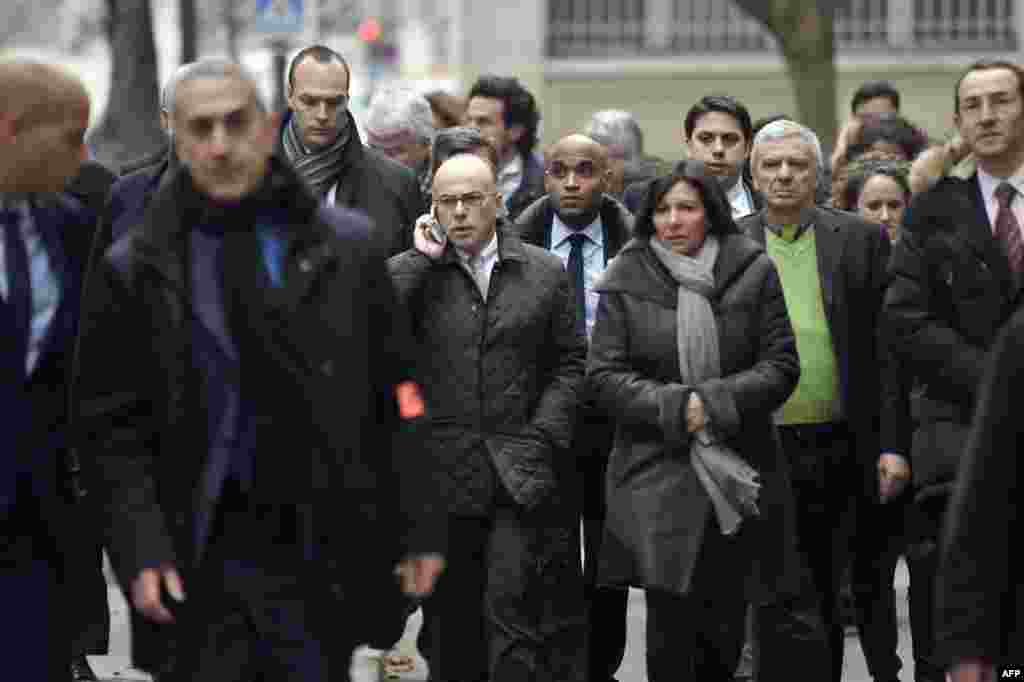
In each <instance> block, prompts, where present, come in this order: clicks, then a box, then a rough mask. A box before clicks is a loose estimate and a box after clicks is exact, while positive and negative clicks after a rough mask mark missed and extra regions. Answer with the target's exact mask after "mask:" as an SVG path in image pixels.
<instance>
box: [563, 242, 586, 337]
mask: <svg viewBox="0 0 1024 682" xmlns="http://www.w3.org/2000/svg"><path fill="white" fill-rule="evenodd" d="M586 241H587V235H585V234H579V233H576V234H571V235H569V243H570V244H572V249H570V251H569V264H568V267H567V268H566V269H567V270H568V271H569V278H570V279H571V280H572V293H573V300H574V301H575V302H576V330H577V331H578V332H579V333H580V334H582V335H583V336H586V335H587V304H586V292H585V291H584V288H583V244H584V243H585V242H586Z"/></svg>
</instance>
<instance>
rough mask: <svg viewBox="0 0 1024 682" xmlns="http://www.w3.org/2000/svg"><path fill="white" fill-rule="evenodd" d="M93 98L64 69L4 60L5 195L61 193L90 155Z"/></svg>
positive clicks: (0, 144) (1, 182)
mask: <svg viewBox="0 0 1024 682" xmlns="http://www.w3.org/2000/svg"><path fill="white" fill-rule="evenodd" d="M88 126H89V95H88V93H87V92H86V90H85V87H84V86H83V85H82V82H81V81H80V80H78V79H77V78H76V77H75V76H73V75H71V74H70V73H69V72H67V71H65V70H64V69H62V68H60V67H57V66H53V65H50V64H43V63H41V62H35V61H30V60H23V59H12V60H4V61H0V193H47V192H60V191H62V190H63V189H64V188H65V187H66V186H67V183H68V182H69V181H70V180H71V178H72V177H74V176H75V175H76V174H77V173H78V168H79V166H80V165H81V162H82V159H83V158H84V157H85V156H86V149H85V144H84V138H85V131H86V129H87V128H88Z"/></svg>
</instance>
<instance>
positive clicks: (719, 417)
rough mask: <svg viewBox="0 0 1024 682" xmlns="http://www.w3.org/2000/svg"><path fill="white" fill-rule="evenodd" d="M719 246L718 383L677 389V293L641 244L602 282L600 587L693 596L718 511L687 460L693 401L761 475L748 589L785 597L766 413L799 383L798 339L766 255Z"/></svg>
mask: <svg viewBox="0 0 1024 682" xmlns="http://www.w3.org/2000/svg"><path fill="white" fill-rule="evenodd" d="M720 239H721V251H720V252H719V255H718V260H717V261H716V263H715V267H714V277H715V291H714V293H713V294H712V296H711V304H712V307H713V309H714V312H715V320H716V322H717V327H718V334H719V344H720V354H721V369H722V377H721V378H719V379H712V380H708V381H706V382H703V383H701V384H699V385H697V386H686V385H684V384H682V383H681V377H680V373H679V354H678V347H677V341H676V327H677V325H676V308H677V297H678V289H677V285H676V283H675V281H674V280H673V279H672V278H671V276H670V275H669V273H668V271H667V270H666V269H665V267H664V266H663V265H662V264H661V263H660V262H659V261H658V260H657V258H656V257H655V256H654V254H653V252H652V251H651V249H650V244H649V241H648V240H646V239H634V240H633V241H631V242H630V243H629V244H627V245H626V247H625V248H623V250H622V252H621V253H620V254H619V256H618V257H617V258H616V260H615V262H614V263H612V265H611V267H610V268H609V269H608V272H607V273H606V275H605V280H604V281H603V282H602V284H601V287H600V290H601V292H602V296H601V303H600V306H599V308H598V311H597V325H596V326H595V328H594V334H593V337H592V339H591V348H590V357H589V359H588V364H587V379H588V381H587V384H588V388H589V389H590V390H591V391H593V393H594V394H595V395H596V398H597V402H598V405H599V406H600V407H601V408H602V409H604V410H605V411H606V412H607V413H608V414H610V415H613V416H614V417H615V418H616V419H617V420H618V424H617V429H616V434H615V447H614V449H613V451H612V455H611V461H610V463H609V466H608V521H607V525H606V526H605V538H604V542H603V544H602V549H601V568H600V573H601V576H600V578H601V582H604V583H610V584H618V585H623V584H628V585H633V586H636V587H652V588H659V589H663V590H669V591H672V592H677V593H685V592H687V591H688V590H689V586H690V579H691V576H692V572H693V569H694V566H695V565H696V560H697V557H698V554H699V551H700V547H701V544H702V541H703V532H704V529H705V524H706V521H707V518H708V514H711V513H713V511H712V510H711V503H710V500H709V499H708V496H707V494H706V493H705V492H704V490H703V488H702V487H701V485H700V483H699V481H698V480H697V476H696V474H695V472H694V470H693V467H692V466H691V464H690V459H689V456H688V454H687V453H688V451H689V445H690V436H689V435H688V433H687V431H686V420H685V409H686V403H687V400H688V399H689V395H690V393H691V392H692V391H696V392H697V393H698V394H700V396H701V398H702V399H703V401H704V404H705V406H706V409H707V412H708V415H709V417H710V419H711V422H712V423H713V424H714V425H715V428H716V429H717V430H718V432H719V433H721V434H722V436H723V437H725V438H726V442H727V443H728V445H729V446H730V447H731V448H732V449H733V450H734V451H735V452H737V453H738V454H739V455H740V456H742V457H743V458H744V459H746V460H747V461H748V462H749V463H750V465H751V466H753V467H754V468H755V469H757V471H758V472H759V473H760V474H761V478H762V484H763V486H764V487H763V488H762V491H761V501H760V510H761V517H760V518H758V519H748V520H747V521H745V522H744V524H745V526H746V529H745V531H744V536H745V538H746V542H748V543H749V544H748V546H747V551H748V552H749V557H750V562H751V564H750V565H751V568H750V574H749V575H750V578H751V584H750V587H751V588H752V592H753V593H754V594H760V595H764V596H767V595H770V594H774V593H776V592H779V591H785V592H789V591H791V590H792V589H793V587H794V584H793V583H791V582H790V580H791V579H792V578H794V577H795V568H796V566H797V563H796V555H795V554H794V552H795V547H794V544H793V540H794V537H795V532H794V528H793V516H792V514H793V510H792V501H791V496H792V493H791V491H790V487H789V476H788V469H787V467H786V464H785V459H784V458H783V456H782V452H781V450H780V448H779V447H778V442H777V437H776V433H775V428H774V426H773V424H772V412H773V411H774V410H775V409H777V408H778V407H779V406H781V405H782V404H783V402H785V400H786V399H787V398H788V397H789V395H790V393H792V391H793V389H794V388H795V387H796V384H797V380H798V378H799V376H800V363H799V360H798V357H797V352H796V340H795V338H794V335H793V328H792V326H791V324H790V321H789V315H788V313H787V312H786V304H785V300H784V299H783V295H782V285H781V283H780V281H779V276H778V273H777V272H776V270H775V266H774V265H773V264H772V262H771V260H770V259H769V258H768V256H767V255H766V254H765V253H764V251H763V250H762V249H761V248H760V247H759V246H758V245H757V244H756V243H755V242H753V241H752V240H750V239H748V238H747V237H745V236H742V235H739V234H736V233H730V234H726V235H723V236H721V237H720ZM737 587H739V586H737Z"/></svg>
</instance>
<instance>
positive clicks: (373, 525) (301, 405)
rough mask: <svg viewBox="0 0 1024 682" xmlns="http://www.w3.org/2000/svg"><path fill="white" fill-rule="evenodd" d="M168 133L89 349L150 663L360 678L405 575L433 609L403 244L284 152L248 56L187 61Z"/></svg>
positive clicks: (435, 540) (285, 676)
mask: <svg viewBox="0 0 1024 682" xmlns="http://www.w3.org/2000/svg"><path fill="white" fill-rule="evenodd" d="M171 121H172V123H173V126H174V129H175V134H174V143H175V145H176V148H177V150H178V152H179V155H180V157H181V158H182V160H183V165H182V168H181V170H180V171H179V172H177V173H175V174H174V176H173V177H172V178H171V180H170V182H169V183H168V184H166V185H165V186H163V187H161V188H160V189H159V190H158V191H157V193H156V195H155V196H154V197H153V200H152V203H151V204H150V206H149V208H148V209H147V211H146V214H145V217H144V220H143V222H142V223H141V224H140V225H138V226H136V227H135V228H133V229H134V232H133V233H132V234H130V235H125V236H124V237H122V238H121V239H119V240H118V241H117V242H116V243H115V244H114V246H113V247H111V248H110V249H108V250H107V252H106V254H105V257H104V259H103V261H102V263H101V264H100V266H99V271H98V272H97V273H96V276H95V278H94V281H93V283H92V284H93V286H92V287H91V288H90V292H89V296H88V297H87V299H86V302H85V304H84V306H85V311H86V313H85V314H84V315H83V319H84V322H83V324H82V330H81V340H80V349H79V356H78V358H77V363H78V365H79V367H78V371H79V377H78V379H79V385H78V396H79V401H80V411H79V417H80V419H79V424H78V426H77V428H76V430H75V433H76V434H79V435H80V447H81V449H82V454H83V457H82V461H83V463H85V470H86V472H87V474H88V475H87V480H91V481H92V483H93V486H92V492H93V494H94V495H95V496H96V498H97V500H99V502H100V504H101V506H102V508H103V516H104V520H105V528H106V534H107V535H106V539H107V548H108V550H109V553H110V558H111V563H112V565H113V568H114V571H115V574H116V575H117V578H118V581H119V582H120V584H121V586H122V587H123V588H124V591H125V594H126V596H128V598H129V601H130V603H131V605H132V626H133V627H132V646H133V652H132V656H133V660H134V662H135V664H136V665H137V666H139V667H140V668H143V669H145V670H148V671H151V672H156V673H158V674H159V675H160V679H161V680H166V681H168V682H177V681H178V680H181V681H184V680H188V681H189V682H208V681H209V682H212V681H214V680H226V679H230V680H249V679H256V678H259V679H271V680H280V681H282V682H292V681H294V682H298V681H299V680H302V681H303V682H327V680H333V679H339V678H341V679H345V673H346V671H347V670H348V667H349V666H348V664H349V657H350V654H351V652H352V650H353V649H354V648H355V645H357V644H359V643H361V642H363V641H365V640H366V638H367V632H366V630H367V623H368V622H370V621H372V613H373V612H374V610H375V609H376V608H378V607H379V603H380V600H381V597H382V596H383V595H386V594H388V592H389V590H390V589H392V588H393V587H394V584H395V582H396V575H397V576H398V580H400V582H401V585H402V588H403V590H404V591H405V593H406V594H407V595H409V596H413V597H422V596H425V595H426V594H427V593H429V592H430V591H431V589H432V587H433V583H434V581H435V579H436V578H437V576H438V575H439V573H440V572H441V570H442V568H443V559H442V557H441V555H440V553H441V552H442V551H443V549H444V547H443V545H444V523H443V517H440V516H439V515H438V514H436V513H435V512H434V511H433V510H434V509H436V507H437V504H435V502H434V501H433V500H432V499H431V496H432V494H433V490H432V488H431V486H430V485H423V481H431V480H433V478H434V477H433V472H432V471H431V469H430V468H429V462H430V460H429V458H428V457H427V456H426V453H425V452H423V451H422V450H421V448H422V446H421V445H420V443H421V441H422V438H421V437H420V436H419V435H418V433H417V430H418V429H419V428H420V426H421V425H422V424H423V422H424V418H425V416H426V413H425V410H424V400H423V398H422V395H421V392H420V390H419V387H418V385H417V384H416V383H415V382H414V380H413V379H412V374H411V367H410V348H409V346H410V343H411V339H410V337H409V330H408V323H407V320H406V318H405V316H404V315H403V314H402V311H401V310H400V309H399V308H398V307H397V305H396V301H395V295H394V290H393V288H392V286H391V282H390V280H389V279H388V275H387V270H386V266H385V255H386V248H385V245H383V244H380V243H379V241H378V240H376V239H375V238H374V237H373V236H372V232H371V231H372V227H371V225H370V223H369V221H368V220H367V219H366V218H365V216H362V215H360V214H359V213H357V212H355V211H346V210H342V209H338V208H334V207H330V206H323V205H322V203H321V202H320V201H319V200H318V198H317V197H315V196H313V195H312V194H311V193H310V191H309V190H308V188H307V187H306V185H305V184H304V183H303V181H302V179H301V178H300V177H299V176H298V174H297V173H296V172H295V170H294V169H293V168H292V167H291V166H290V165H288V164H287V163H285V162H283V161H282V160H280V159H279V158H277V157H275V156H274V154H273V150H274V147H275V141H276V137H277V135H276V133H277V129H276V126H275V121H274V118H273V117H272V116H270V115H269V114H268V112H267V110H266V107H265V106H264V104H263V102H262V101H261V99H260V97H259V90H258V87H257V84H256V81H255V80H254V79H253V77H252V76H251V75H250V74H249V73H248V72H246V71H245V70H244V69H243V68H242V67H240V66H239V65H237V64H233V63H231V62H227V61H225V60H219V59H217V60H213V59H211V60H204V61H201V62H198V63H196V64H195V65H194V66H193V67H190V69H189V71H188V73H187V74H185V75H184V77H183V78H182V79H181V81H180V82H179V83H178V86H177V90H176V94H175V99H174V109H173V114H172V117H171ZM338 405H344V409H340V410H339V409H337V407H338ZM89 477H91V479H90V478H89ZM357 535H358V536H361V537H368V538H372V539H373V544H372V545H371V546H369V547H368V548H367V551H365V552H363V553H361V554H360V555H358V556H357V557H355V558H353V555H352V553H351V540H352V538H353V537H356V536H357ZM396 564H397V565H396ZM352 614H362V615H361V617H359V618H355V619H353V618H352Z"/></svg>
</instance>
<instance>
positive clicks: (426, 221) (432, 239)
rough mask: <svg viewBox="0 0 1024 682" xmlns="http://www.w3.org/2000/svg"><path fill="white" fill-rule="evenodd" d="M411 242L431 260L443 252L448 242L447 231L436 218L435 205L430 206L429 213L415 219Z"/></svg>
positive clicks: (434, 259)
mask: <svg viewBox="0 0 1024 682" xmlns="http://www.w3.org/2000/svg"><path fill="white" fill-rule="evenodd" d="M413 244H414V245H415V247H416V250H417V251H419V252H420V253H422V254H423V255H424V256H426V257H427V258H429V259H430V260H432V261H436V260H437V259H439V258H440V257H441V254H442V253H444V248H445V246H446V245H447V244H448V231H447V230H446V229H445V228H444V226H443V225H442V224H441V222H440V221H439V220H438V219H437V205H436V204H434V205H432V206H431V207H430V213H429V214H426V215H422V216H420V217H419V219H417V220H416V227H415V228H414V229H413Z"/></svg>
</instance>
